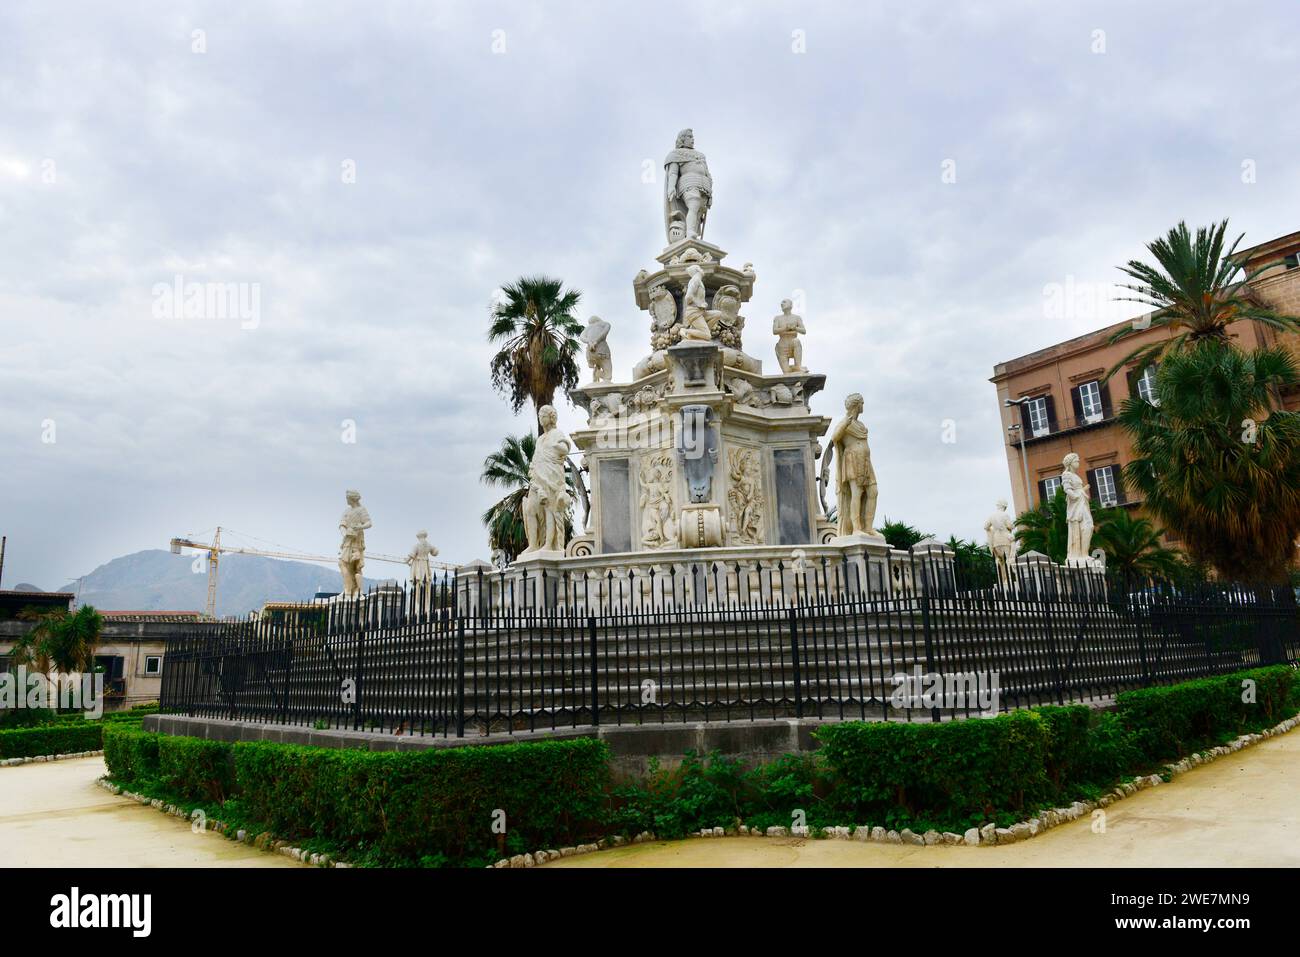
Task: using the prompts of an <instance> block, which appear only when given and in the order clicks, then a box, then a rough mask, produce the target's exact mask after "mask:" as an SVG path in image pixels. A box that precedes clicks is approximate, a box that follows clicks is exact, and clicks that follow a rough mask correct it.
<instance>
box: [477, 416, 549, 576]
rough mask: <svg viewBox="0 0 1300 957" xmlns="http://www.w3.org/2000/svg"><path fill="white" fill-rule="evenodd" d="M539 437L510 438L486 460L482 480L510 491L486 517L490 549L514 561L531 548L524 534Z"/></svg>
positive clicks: (484, 519)
mask: <svg viewBox="0 0 1300 957" xmlns="http://www.w3.org/2000/svg"><path fill="white" fill-rule="evenodd" d="M536 445H537V437H536V436H535V435H533V434H532V433H531V432H530V433H529V434H527V435H521V436H518V437H517V438H516V437H515V436H513V435H507V436H506V437H505V438H504V439H502V441H501V448H500V449H498V450H497V451H496V452H493V453H492V454H491V455H489V456H488V457H487V458H486V459H484V460H483V472H482V474H481V475H480V476H479V478H480V479H481V480H482V481H483V482H484V483H485V484H487V485H493V486H496V487H497V488H505V489H509V491H508V492H507V493H506V495H505V497H504V498H502V499H501V500H500V501H499V502H497V503H496V504H495V505H493V506H492V507H491V508H489V509H488V510H487V511H486V512H484V513H483V524H484V525H486V526H487V530H488V545H489V546H490V547H491V548H492V549H493V550H495V551H499V552H501V554H502V555H503V556H504V557H505V559H506V561H514V560H515V559H516V558H518V557H519V554H520V552H522V551H524V549H526V548H527V547H528V537H527V535H526V534H525V530H524V496H526V495H527V494H528V468H529V466H530V465H531V464H532V461H533V450H534V448H536Z"/></svg>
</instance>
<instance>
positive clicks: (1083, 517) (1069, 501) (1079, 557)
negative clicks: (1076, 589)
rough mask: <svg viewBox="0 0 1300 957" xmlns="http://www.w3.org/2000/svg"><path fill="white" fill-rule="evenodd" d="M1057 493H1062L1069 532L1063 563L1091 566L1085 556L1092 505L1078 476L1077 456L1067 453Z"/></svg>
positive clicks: (1090, 535)
mask: <svg viewBox="0 0 1300 957" xmlns="http://www.w3.org/2000/svg"><path fill="white" fill-rule="evenodd" d="M1061 465H1062V466H1063V468H1064V469H1065V471H1063V472H1062V473H1061V490H1062V491H1064V492H1065V525H1066V528H1067V529H1068V530H1069V534H1068V537H1067V544H1066V549H1065V563H1066V564H1067V565H1069V564H1086V565H1091V564H1092V563H1093V558H1092V556H1091V555H1089V554H1088V548H1089V546H1091V545H1092V504H1091V502H1089V500H1088V496H1089V490H1088V483H1087V482H1085V481H1084V480H1083V479H1081V478H1080V477H1079V454H1078V453H1077V452H1071V453H1070V454H1069V455H1067V456H1066V457H1065V460H1064V461H1063V462H1062V463H1061Z"/></svg>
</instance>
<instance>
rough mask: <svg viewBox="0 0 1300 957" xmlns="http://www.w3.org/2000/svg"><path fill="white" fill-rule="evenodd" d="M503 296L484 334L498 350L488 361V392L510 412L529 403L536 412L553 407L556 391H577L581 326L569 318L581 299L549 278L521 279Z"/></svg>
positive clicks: (532, 277) (576, 293)
mask: <svg viewBox="0 0 1300 957" xmlns="http://www.w3.org/2000/svg"><path fill="white" fill-rule="evenodd" d="M502 292H503V293H504V298H503V299H502V300H501V301H500V302H498V303H497V304H496V305H494V306H493V307H492V325H491V327H490V328H489V329H488V341H489V342H492V343H497V344H500V348H499V349H498V350H497V353H496V355H494V356H493V357H492V364H491V369H492V386H493V387H494V388H495V389H496V390H497V391H498V392H500V393H501V394H502V395H504V396H506V398H508V399H509V400H510V407H511V409H513V410H514V411H515V412H518V411H519V410H520V409H522V408H523V407H524V403H526V402H530V401H531V402H532V403H533V409H534V412H536V411H537V410H540V409H541V407H542V406H544V405H551V404H552V403H553V402H554V400H555V391H556V390H557V389H564V390H565V391H566V392H567V391H568V390H569V389H573V388H575V387H577V385H578V360H577V355H578V349H579V344H578V338H577V337H578V335H579V334H580V333H581V332H582V324H581V323H580V322H579V321H578V319H577V317H576V316H575V315H574V314H573V313H574V310H575V309H577V308H578V301H579V299H581V297H582V294H581V293H580V292H578V291H577V290H576V289H568V290H566V289H565V288H564V284H563V283H562V282H561V281H560V280H558V279H552V278H550V277H548V276H525V277H523V278H522V279H519V280H518V281H516V282H513V283H511V284H509V285H508V286H505V287H503V288H502Z"/></svg>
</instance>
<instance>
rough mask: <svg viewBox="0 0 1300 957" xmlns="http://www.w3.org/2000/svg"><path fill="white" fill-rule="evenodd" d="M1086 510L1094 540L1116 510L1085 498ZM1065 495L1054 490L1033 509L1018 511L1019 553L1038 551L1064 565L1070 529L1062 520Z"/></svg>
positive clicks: (1068, 545)
mask: <svg viewBox="0 0 1300 957" xmlns="http://www.w3.org/2000/svg"><path fill="white" fill-rule="evenodd" d="M1088 508H1089V509H1090V510H1091V511H1092V527H1093V538H1094V541H1095V540H1096V536H1097V534H1098V530H1099V529H1100V528H1101V527H1102V526H1103V525H1105V524H1106V522H1108V521H1110V519H1111V515H1112V513H1114V512H1118V511H1120V509H1109V508H1107V509H1104V508H1102V507H1101V506H1099V505H1098V504H1097V503H1096V502H1095V501H1093V500H1091V499H1089V501H1088ZM1065 512H1066V508H1065V492H1063V491H1061V490H1060V489H1057V491H1056V494H1055V495H1054V496H1052V497H1051V498H1050V499H1048V500H1047V501H1046V502H1043V503H1042V504H1040V505H1039V506H1037V507H1036V508H1031V509H1029V510H1028V511H1026V512H1022V513H1021V515H1020V517H1019V518H1017V519H1016V542H1017V543H1018V544H1019V546H1020V548H1019V550H1020V551H1021V552H1022V553H1023V552H1038V553H1039V554H1041V555H1046V556H1047V557H1048V558H1050V559H1051V560H1052V561H1054V562H1056V563H1057V564H1058V565H1064V564H1065V559H1066V556H1067V554H1068V553H1069V547H1070V527H1069V524H1068V523H1067V522H1066V518H1065Z"/></svg>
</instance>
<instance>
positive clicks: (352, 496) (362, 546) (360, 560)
mask: <svg viewBox="0 0 1300 957" xmlns="http://www.w3.org/2000/svg"><path fill="white" fill-rule="evenodd" d="M347 502H348V507H347V509H346V510H345V511H344V512H343V517H342V518H340V519H339V532H340V533H341V534H342V536H343V540H342V541H341V542H340V543H339V572H341V573H342V575H343V594H344V595H345V596H346V597H348V598H356V597H357V596H359V595H360V594H361V586H362V578H361V572H362V569H363V568H364V567H365V564H366V529H368V528H370V513H369V512H367V511H366V508H365V506H364V505H362V504H361V493H360V492H358V491H356V490H355V489H348V492H347Z"/></svg>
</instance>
